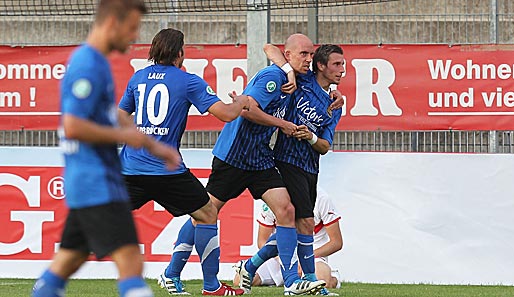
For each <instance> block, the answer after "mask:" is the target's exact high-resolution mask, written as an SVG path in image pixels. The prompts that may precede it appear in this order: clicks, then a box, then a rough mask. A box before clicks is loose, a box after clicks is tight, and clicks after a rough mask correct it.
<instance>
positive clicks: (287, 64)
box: [280, 63, 293, 74]
mask: <svg viewBox="0 0 514 297" xmlns="http://www.w3.org/2000/svg"><path fill="white" fill-rule="evenodd" d="M280 69H282V71H284V72H285V73H286V74H288V73H289V72H290V71H293V67H291V65H289V63H285V64H284V65H282V67H280Z"/></svg>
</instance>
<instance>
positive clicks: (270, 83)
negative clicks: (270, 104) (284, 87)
mask: <svg viewBox="0 0 514 297" xmlns="http://www.w3.org/2000/svg"><path fill="white" fill-rule="evenodd" d="M276 88H277V83H276V82H274V81H272V80H270V81H268V82H267V83H266V90H267V91H268V92H269V93H271V92H273V91H275V89H276Z"/></svg>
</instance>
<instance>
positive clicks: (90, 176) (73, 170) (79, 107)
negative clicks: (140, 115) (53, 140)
mask: <svg viewBox="0 0 514 297" xmlns="http://www.w3.org/2000/svg"><path fill="white" fill-rule="evenodd" d="M61 110H62V114H63V115H71V116H74V117H77V118H80V119H84V120H88V121H92V122H95V123H98V124H100V125H105V126H115V125H117V114H116V106H115V101H114V83H113V79H112V75H111V71H110V66H109V63H108V61H107V60H106V58H105V57H104V56H103V55H102V54H101V53H100V52H98V51H97V50H96V49H94V48H92V47H90V46H89V45H87V44H86V45H83V46H81V47H79V48H77V49H76V50H75V51H74V52H73V54H72V56H71V57H70V60H69V66H68V70H67V71H66V74H65V75H64V78H63V80H62V81H61ZM59 134H60V137H61V142H60V145H61V147H62V149H63V151H64V156H65V164H66V166H65V170H64V179H65V180H66V183H65V187H66V201H67V204H68V206H69V207H70V208H81V207H87V206H93V205H100V204H104V203H107V202H109V201H118V200H126V199H127V197H128V196H127V193H126V190H125V186H124V183H123V181H122V178H121V174H120V169H121V166H120V160H119V157H118V154H117V148H116V145H115V144H92V143H86V142H82V141H77V140H71V139H66V138H65V136H64V132H63V128H62V127H61V128H60V131H59Z"/></svg>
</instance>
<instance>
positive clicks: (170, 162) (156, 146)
mask: <svg viewBox="0 0 514 297" xmlns="http://www.w3.org/2000/svg"><path fill="white" fill-rule="evenodd" d="M149 138H150V137H149ZM146 149H147V150H148V151H149V152H150V153H151V154H152V155H154V156H156V157H158V158H160V159H162V160H163V161H164V163H166V168H167V169H168V170H175V169H177V168H178V166H179V165H180V162H181V161H182V158H181V157H180V154H179V152H178V151H177V149H175V148H174V147H172V146H169V145H167V144H164V143H162V142H159V141H157V140H155V139H153V138H150V140H149V142H148V144H147V146H146Z"/></svg>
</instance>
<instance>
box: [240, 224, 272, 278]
mask: <svg viewBox="0 0 514 297" xmlns="http://www.w3.org/2000/svg"><path fill="white" fill-rule="evenodd" d="M277 255H278V248H277V235H276V233H273V234H271V236H270V237H269V238H268V240H267V241H266V244H265V245H264V246H263V247H261V249H260V250H259V251H258V252H257V254H255V255H253V257H252V258H251V259H250V260H249V261H246V265H245V268H246V271H248V272H249V273H250V274H251V275H252V276H255V272H256V271H257V269H258V268H259V266H261V265H262V263H264V262H266V261H267V260H268V259H271V258H273V257H275V256H277Z"/></svg>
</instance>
